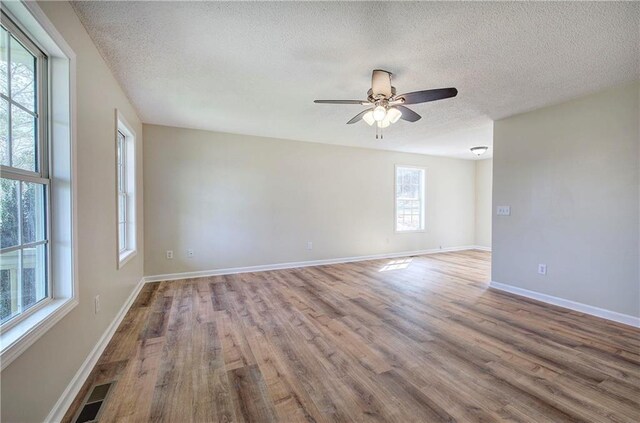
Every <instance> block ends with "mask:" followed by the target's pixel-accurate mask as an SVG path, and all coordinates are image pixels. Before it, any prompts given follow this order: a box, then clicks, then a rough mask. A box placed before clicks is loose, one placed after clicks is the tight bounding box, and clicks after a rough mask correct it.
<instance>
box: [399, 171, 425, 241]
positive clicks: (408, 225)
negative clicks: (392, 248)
mask: <svg viewBox="0 0 640 423" xmlns="http://www.w3.org/2000/svg"><path fill="white" fill-rule="evenodd" d="M424 182H425V170H424V169H421V168H417V167H410V166H396V181H395V186H396V187H395V190H396V191H395V193H396V195H395V217H396V222H395V225H396V231H397V232H411V231H423V230H424V191H425V189H424Z"/></svg>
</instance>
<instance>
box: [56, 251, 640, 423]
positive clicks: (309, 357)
mask: <svg viewBox="0 0 640 423" xmlns="http://www.w3.org/2000/svg"><path fill="white" fill-rule="evenodd" d="M489 266H490V255H489V253H486V252H481V251H465V252H456V253H442V254H434V255H427V256H419V257H411V258H404V259H395V260H375V261H366V262H358V263H349V264H338V265H328V266H319V267H308V268H302V269H291V270H278V271H271V272H261V273H245V274H238V275H229V276H216V277H210V278H200V279H189V280H182V281H173V282H161V283H152V284H147V285H145V287H144V288H143V291H142V292H141V293H140V295H139V297H138V298H137V299H136V302H135V304H134V305H133V307H132V308H131V310H130V311H129V313H128V314H127V316H126V317H125V319H124V321H123V323H122V325H121V326H120V328H119V329H118V331H117V333H116V334H115V336H114V337H113V339H112V341H111V343H110V344H109V346H108V347H107V349H106V350H105V352H104V354H103V355H102V357H101V358H100V360H99V362H98V364H97V366H96V367H95V369H94V370H93V372H92V373H91V375H90V377H89V379H88V380H87V382H86V384H85V386H84V387H83V389H82V390H81V392H80V393H79V395H78V397H77V398H76V400H75V402H74V403H73V405H72V406H71V408H70V409H69V411H68V412H67V415H66V417H65V421H71V419H72V418H73V416H74V415H75V414H76V411H77V409H78V407H79V405H80V403H81V402H82V401H83V399H84V398H85V396H86V395H87V393H88V392H89V389H90V388H91V387H92V386H94V385H97V384H101V383H104V382H109V381H115V385H114V386H113V388H112V392H111V393H110V395H109V397H108V400H107V401H106V402H105V404H104V405H103V409H102V411H101V414H100V422H116V421H117V422H123V421H131V422H146V421H158V422H159V421H164V422H214V421H215V422H231V421H237V422H240V421H247V422H248V421H252V422H273V421H280V422H298V421H300V422H302V421H309V422H332V421H342V422H360V421H377V422H383V421H384V422H440V421H482V422H488V421H527V422H565V421H588V422H638V421H640V408H639V407H640V405H639V402H638V401H639V399H640V331H638V330H636V329H633V328H631V327H627V326H624V325H620V324H616V323H612V322H608V321H605V320H601V319H597V318H594V317H590V316H585V315H581V314H580V313H577V312H572V311H569V310H566V309H561V308H558V307H553V306H548V305H544V304H542V303H538V302H535V301H532V300H527V299H524V298H521V297H517V296H513V295H510V294H507V293H503V292H500V291H495V290H491V289H488V288H487V281H488V279H489Z"/></svg>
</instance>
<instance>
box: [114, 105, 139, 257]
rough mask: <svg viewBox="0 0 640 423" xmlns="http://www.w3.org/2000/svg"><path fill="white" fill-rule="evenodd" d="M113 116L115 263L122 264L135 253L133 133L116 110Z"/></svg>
mask: <svg viewBox="0 0 640 423" xmlns="http://www.w3.org/2000/svg"><path fill="white" fill-rule="evenodd" d="M116 116H117V130H116V192H117V216H118V220H117V225H118V236H117V239H118V266H119V267H122V266H124V264H125V263H126V262H127V261H129V260H130V259H131V258H133V257H134V256H135V253H136V225H135V214H136V213H135V212H136V208H135V204H136V196H135V180H136V178H135V133H134V132H133V130H132V129H131V127H130V126H129V124H127V122H126V120H125V119H124V117H123V116H122V115H121V114H120V113H118V112H116Z"/></svg>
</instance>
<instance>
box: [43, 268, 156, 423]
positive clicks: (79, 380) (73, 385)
mask: <svg viewBox="0 0 640 423" xmlns="http://www.w3.org/2000/svg"><path fill="white" fill-rule="evenodd" d="M143 286H144V278H142V279H140V282H138V284H137V285H136V287H135V288H134V289H133V291H132V292H131V294H130V295H129V297H128V298H127V300H126V301H125V303H124V304H123V305H122V307H121V308H120V311H118V314H116V317H115V318H114V319H113V321H112V322H111V324H110V325H109V327H108V328H107V330H105V332H104V333H103V334H102V336H101V337H100V339H99V340H98V343H97V344H96V346H95V347H93V350H91V352H90V353H89V355H88V356H87V358H86V359H85V360H84V363H82V366H80V368H79V369H78V371H77V372H76V374H75V375H74V376H73V379H71V382H70V383H69V385H67V388H66V389H65V390H64V392H63V393H62V395H61V396H60V398H58V401H57V402H56V404H55V405H54V406H53V408H52V409H51V412H49V415H48V416H47V418H46V419H45V422H47V423H57V422H60V421H61V420H62V418H63V417H64V415H65V413H66V412H67V410H68V409H69V407H70V406H71V403H72V402H73V400H74V399H75V397H76V395H78V392H80V389H81V388H82V385H84V382H85V381H86V380H87V378H88V377H89V374H90V373H91V370H93V367H94V366H95V365H96V363H97V362H98V359H99V358H100V356H101V355H102V353H103V352H104V349H105V348H106V347H107V344H109V341H110V340H111V337H113V334H114V333H115V332H116V329H118V326H120V323H121V322H122V319H124V316H125V315H126V314H127V312H128V311H129V308H130V307H131V305H133V302H134V301H135V299H136V297H137V296H138V294H139V293H140V290H141V289H142V287H143Z"/></svg>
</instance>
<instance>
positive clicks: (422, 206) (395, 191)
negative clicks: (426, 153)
mask: <svg viewBox="0 0 640 423" xmlns="http://www.w3.org/2000/svg"><path fill="white" fill-rule="evenodd" d="M398 169H416V170H420V171H421V172H422V181H421V185H422V190H421V191H422V192H421V198H420V229H407V230H402V229H398V182H397V181H398ZM426 198H427V169H426V168H424V167H422V166H413V165H401V164H396V165H395V166H394V169H393V230H394V232H395V233H399V234H407V233H409V234H410V233H422V232H425V231H426V227H427V224H426V218H425V215H426V213H425V210H426Z"/></svg>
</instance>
